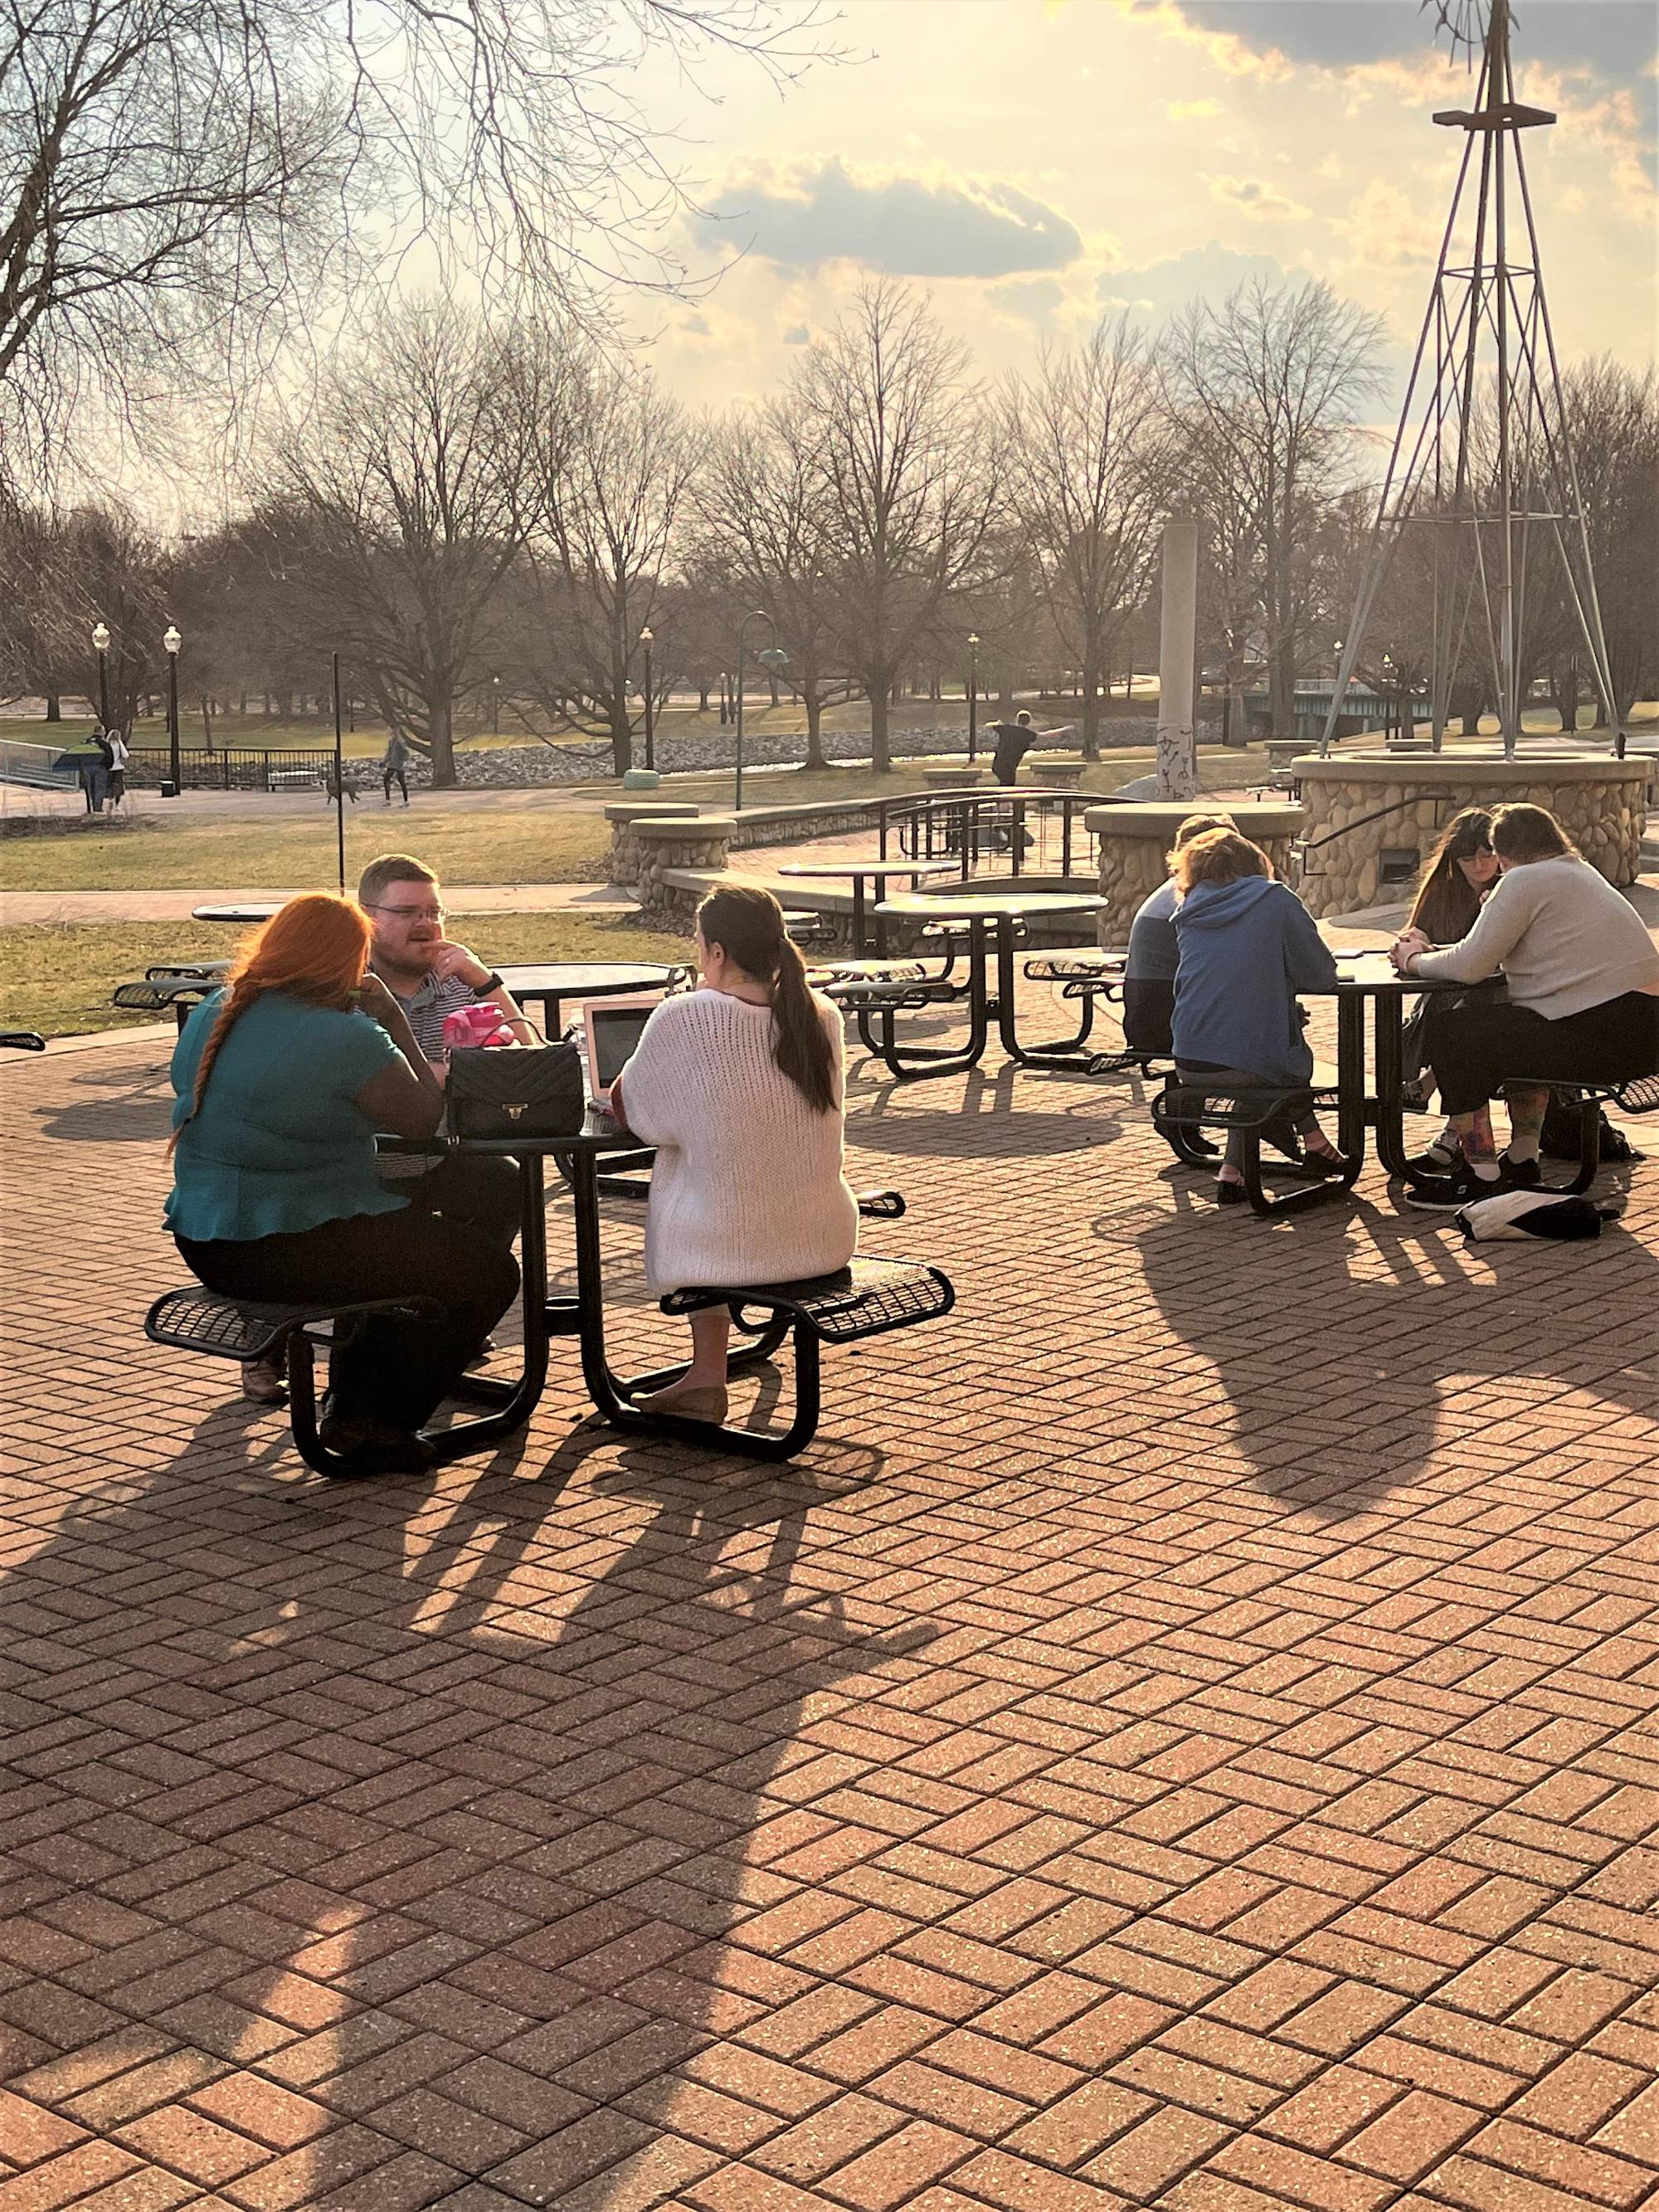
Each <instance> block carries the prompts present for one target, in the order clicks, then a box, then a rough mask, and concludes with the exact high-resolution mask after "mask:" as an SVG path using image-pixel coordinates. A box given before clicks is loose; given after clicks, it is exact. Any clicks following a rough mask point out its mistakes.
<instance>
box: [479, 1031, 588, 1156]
mask: <svg viewBox="0 0 1659 2212" xmlns="http://www.w3.org/2000/svg"><path fill="white" fill-rule="evenodd" d="M586 1110H587V1085H586V1079H584V1077H583V1074H582V1063H581V1055H580V1053H579V1052H578V1051H577V1050H576V1048H575V1046H574V1044H548V1045H530V1046H526V1047H525V1048H524V1049H522V1050H521V1051H513V1049H512V1048H509V1047H507V1046H506V1045H481V1044H469V1045H458V1046H456V1048H455V1049H454V1050H453V1052H452V1053H451V1054H450V1055H449V1083H448V1085H447V1109H446V1113H447V1128H448V1131H449V1134H450V1135H451V1136H452V1137H507V1138H512V1137H574V1136H575V1135H576V1134H577V1133H579V1132H580V1128H581V1126H582V1121H583V1117H584V1115H586Z"/></svg>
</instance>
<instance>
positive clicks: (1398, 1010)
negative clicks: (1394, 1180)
mask: <svg viewBox="0 0 1659 2212" xmlns="http://www.w3.org/2000/svg"><path fill="white" fill-rule="evenodd" d="M1375 1004H1376V1015H1375V1017H1374V1022H1375V1036H1376V1157H1377V1158H1378V1159H1379V1160H1380V1161H1381V1162H1382V1164H1383V1169H1384V1170H1385V1171H1386V1172H1387V1173H1388V1174H1389V1175H1391V1176H1408V1175H1409V1174H1410V1173H1411V1170H1410V1169H1409V1168H1408V1167H1407V1164H1406V1118H1405V1109H1404V1108H1403V1106H1402V1105H1401V1096H1400V1094H1401V1089H1402V1087H1403V1083H1404V1075H1403V1069H1404V1061H1405V1048H1404V1035H1403V1029H1404V1021H1405V1000H1404V999H1403V998H1402V997H1401V994H1400V993H1399V992H1397V991H1379V992H1378V993H1377V994H1376V1001H1375Z"/></svg>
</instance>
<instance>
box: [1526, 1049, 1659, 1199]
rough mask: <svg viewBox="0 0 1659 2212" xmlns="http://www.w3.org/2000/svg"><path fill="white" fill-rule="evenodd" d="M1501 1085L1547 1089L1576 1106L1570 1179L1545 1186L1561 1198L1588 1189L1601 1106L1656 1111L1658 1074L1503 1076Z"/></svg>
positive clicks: (1595, 1163) (1596, 1162) (1597, 1160)
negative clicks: (1604, 1079) (1623, 1077)
mask: <svg viewBox="0 0 1659 2212" xmlns="http://www.w3.org/2000/svg"><path fill="white" fill-rule="evenodd" d="M1511 1083H1512V1084H1514V1085H1515V1086H1516V1089H1517V1090H1522V1089H1531V1090H1534V1091H1552V1092H1553V1093H1554V1095H1555V1096H1556V1097H1558V1098H1559V1100H1560V1101H1561V1103H1562V1104H1563V1105H1564V1106H1568V1107H1571V1106H1577V1109H1578V1167H1577V1172H1576V1173H1575V1175H1574V1176H1573V1178H1572V1181H1571V1182H1564V1183H1552V1184H1550V1185H1548V1186H1547V1188H1550V1189H1552V1190H1555V1191H1558V1192H1559V1194H1561V1195H1562V1196H1564V1197H1565V1196H1569V1195H1571V1194H1573V1193H1574V1192H1577V1191H1583V1190H1588V1189H1589V1187H1590V1185H1591V1184H1592V1183H1593V1182H1595V1177H1596V1174H1597V1171H1598V1170H1599V1169H1600V1168H1601V1109H1602V1108H1603V1107H1604V1106H1616V1107H1617V1108H1618V1109H1619V1110H1620V1113H1621V1114H1659V1075H1634V1076H1632V1077H1630V1078H1629V1079H1628V1080H1627V1081H1626V1082H1623V1083H1569V1082H1568V1081H1567V1080H1566V1079H1565V1077H1563V1076H1550V1075H1506V1076H1505V1077H1504V1085H1505V1086H1507V1085H1510V1084H1511Z"/></svg>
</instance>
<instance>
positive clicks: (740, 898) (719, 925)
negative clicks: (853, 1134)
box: [697, 884, 836, 1114]
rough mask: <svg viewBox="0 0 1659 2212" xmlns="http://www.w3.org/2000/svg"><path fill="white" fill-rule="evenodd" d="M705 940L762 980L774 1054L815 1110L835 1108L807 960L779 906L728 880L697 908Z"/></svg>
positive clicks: (832, 1066)
mask: <svg viewBox="0 0 1659 2212" xmlns="http://www.w3.org/2000/svg"><path fill="white" fill-rule="evenodd" d="M697 927H698V928H699V929H700V930H701V931H702V935H703V942H704V943H705V944H707V945H719V946H720V948H721V949H722V951H724V952H725V954H726V958H727V959H728V960H734V961H736V963H737V964H738V967H739V968H741V969H742V970H743V972H744V975H752V976H753V977H754V979H755V981H757V983H764V984H765V985H766V987H767V990H768V994H769V997H770V1000H771V1004H772V1015H773V1019H774V1021H775V1024H776V1027H775V1034H774V1036H773V1040H772V1057H773V1059H774V1060H775V1061H776V1062H777V1064H778V1066H779V1068H780V1069H781V1072H782V1073H784V1074H785V1075H787V1077H788V1079H789V1080H790V1081H791V1082H792V1083H793V1085H794V1086H795V1088H796V1090H797V1091H799V1092H800V1094H801V1097H803V1098H805V1101H806V1103H807V1104H808V1105H809V1106H810V1107H811V1109H813V1111H814V1112H815V1113H817V1114H828V1113H830V1112H832V1111H833V1110H834V1109H835V1106H836V1080H835V1071H836V1059H835V1053H834V1051H833V1049H832V1048H831V1046H830V1042H829V1036H828V1033H827V1032H826V1030H825V1029H824V1026H823V1020H822V1018H821V1017H820V1015H819V1013H818V1010H817V1006H814V1005H813V1003H812V993H811V987H809V985H808V983H807V981H806V963H805V961H804V960H803V959H802V958H801V957H800V948H799V946H798V945H792V944H791V943H790V941H789V937H788V933H787V931H786V930H785V928H784V926H783V908H781V906H780V905H779V904H778V902H777V901H776V899H775V898H774V897H773V896H772V894H771V892H770V891H768V890H762V889H761V887H760V886H759V884H726V885H724V886H722V888H721V889H720V890H717V891H710V893H709V894H708V897H707V898H706V899H704V901H703V902H702V905H701V906H700V907H699V908H697Z"/></svg>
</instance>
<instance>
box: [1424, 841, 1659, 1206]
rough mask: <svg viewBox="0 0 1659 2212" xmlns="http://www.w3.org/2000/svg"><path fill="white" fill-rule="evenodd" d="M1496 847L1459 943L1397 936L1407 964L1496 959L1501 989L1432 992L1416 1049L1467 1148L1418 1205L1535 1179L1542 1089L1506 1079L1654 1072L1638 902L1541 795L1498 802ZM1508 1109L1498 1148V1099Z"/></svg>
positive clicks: (1652, 980) (1652, 999) (1657, 1030)
mask: <svg viewBox="0 0 1659 2212" xmlns="http://www.w3.org/2000/svg"><path fill="white" fill-rule="evenodd" d="M1492 850H1493V851H1494V852H1495V853H1496V854H1497V855H1498V865H1499V866H1501V868H1502V869H1503V874H1502V876H1501V877H1500V878H1498V884H1497V886H1496V888H1495V889H1494V890H1492V893H1491V894H1490V896H1488V897H1487V900H1486V904H1485V905H1484V906H1483V907H1482V908H1481V909H1480V915H1479V917H1478V918H1477V920H1476V921H1475V923H1474V927H1473V928H1472V929H1471V930H1470V931H1469V933H1468V936H1467V937H1465V938H1464V939H1462V942H1461V943H1459V944H1456V945H1446V946H1444V947H1443V948H1442V949H1440V950H1437V949H1436V948H1435V947H1434V946H1432V945H1431V944H1430V942H1429V940H1428V939H1427V938H1426V937H1425V935H1424V934H1423V933H1422V931H1421V930H1419V929H1408V930H1407V931H1406V933H1404V935H1403V936H1401V938H1400V939H1399V940H1398V941H1397V943H1396V944H1395V947H1394V963H1395V967H1396V968H1397V969H1399V970H1400V972H1401V975H1425V976H1440V977H1444V978H1445V979H1446V980H1448V981H1451V982H1455V983H1479V982H1483V981H1486V978H1487V977H1489V976H1492V975H1498V973H1499V972H1500V971H1501V973H1502V974H1503V975H1504V980H1505V981H1506V982H1507V984H1508V986H1509V988H1508V991H1507V994H1505V995H1504V996H1502V997H1500V996H1498V995H1497V994H1486V993H1474V994H1471V995H1469V996H1468V997H1458V998H1455V999H1450V1000H1445V999H1436V998H1431V999H1430V1000H1429V1002H1428V1009H1427V1013H1426V1017H1425V1023H1424V1041H1423V1042H1424V1057H1425V1060H1427V1061H1428V1064H1429V1065H1430V1066H1431V1067H1432V1068H1433V1070H1434V1073H1435V1080H1436V1081H1437V1084H1438V1085H1439V1086H1440V1094H1441V1097H1442V1100H1443V1103H1444V1105H1445V1108H1446V1111H1447V1112H1448V1114H1449V1115H1450V1116H1451V1125H1450V1126H1451V1132H1452V1133H1454V1134H1455V1139H1456V1141H1457V1144H1458V1146H1459V1147H1460V1150H1461V1152H1462V1160H1461V1164H1459V1166H1458V1167H1457V1169H1456V1170H1455V1173H1453V1174H1451V1175H1449V1176H1445V1177H1443V1179H1442V1180H1441V1181H1440V1182H1438V1183H1437V1185H1434V1186H1428V1185H1425V1186H1423V1187H1421V1188H1419V1189H1417V1190H1414V1191H1413V1192H1412V1193H1411V1194H1409V1197H1408V1203H1409V1204H1411V1205H1413V1206H1445V1207H1456V1206H1463V1205H1467V1204H1468V1201H1469V1200H1470V1199H1472V1198H1479V1197H1481V1196H1482V1195H1488V1196H1489V1195H1490V1194H1492V1192H1493V1191H1495V1190H1498V1189H1499V1188H1512V1187H1515V1186H1516V1185H1519V1186H1521V1187H1522V1188H1526V1187H1529V1186H1531V1185H1533V1184H1535V1183H1536V1182H1538V1181H1539V1179H1540V1176H1539V1167H1538V1138H1539V1133H1540V1131H1541V1128H1542V1127H1543V1121H1544V1109H1545V1107H1546V1104H1547V1102H1548V1097H1549V1094H1548V1092H1547V1091H1540V1090H1538V1089H1537V1088H1535V1087H1534V1086H1533V1085H1522V1084H1518V1083H1516V1082H1515V1081H1514V1080H1512V1079H1513V1078H1515V1077H1516V1076H1526V1075H1545V1076H1553V1077H1555V1078H1557V1079H1559V1080H1560V1081H1562V1082H1566V1083H1574V1082H1577V1083H1622V1082H1626V1081H1628V1080H1629V1079H1631V1078H1632V1077H1633V1076H1638V1075H1652V1074H1655V1073H1659V951H1656V949H1655V946H1654V944H1653V940H1652V939H1651V938H1650V936H1649V935H1648V933H1647V930H1646V927H1644V923H1643V921H1642V918H1641V916H1640V915H1638V913H1637V911H1636V909H1635V908H1634V907H1632V905H1631V903H1630V902H1629V901H1628V900H1627V899H1625V898H1621V897H1620V895H1619V893H1618V892H1617V891H1616V890H1614V889H1613V885H1612V884H1610V883H1608V882H1607V880H1606V879H1605V878H1603V877H1602V876H1600V875H1598V874H1597V872H1596V871H1595V869H1594V868H1592V867H1591V866H1590V865H1589V862H1588V861H1587V860H1582V859H1581V858H1580V857H1579V855H1578V854H1577V852H1576V851H1575V850H1574V849H1573V847H1572V845H1571V843H1570V842H1569V841H1568V838H1567V836H1566V833H1565V830H1564V829H1562V827H1561V824H1560V823H1559V822H1558V821H1557V820H1556V818H1555V817H1554V816H1553V814H1551V813H1549V812H1548V811H1547V810H1546V809H1545V808H1544V807H1541V806H1525V805H1516V806H1500V807H1499V808H1498V811H1497V812H1496V813H1495V814H1494V815H1493V817H1492ZM1500 1086H1501V1087H1502V1088H1503V1090H1504V1096H1505V1100H1506V1103H1507V1104H1508V1107H1509V1112H1510V1144H1509V1150H1508V1151H1507V1152H1505V1153H1504V1157H1503V1158H1502V1159H1501V1160H1500V1159H1499V1158H1498V1152H1497V1145H1496V1140H1495V1139H1494V1138H1493V1135H1492V1098H1493V1097H1494V1095H1495V1094H1496V1092H1497V1091H1498V1089H1499V1088H1500Z"/></svg>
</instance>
